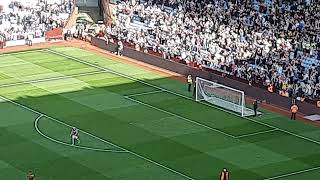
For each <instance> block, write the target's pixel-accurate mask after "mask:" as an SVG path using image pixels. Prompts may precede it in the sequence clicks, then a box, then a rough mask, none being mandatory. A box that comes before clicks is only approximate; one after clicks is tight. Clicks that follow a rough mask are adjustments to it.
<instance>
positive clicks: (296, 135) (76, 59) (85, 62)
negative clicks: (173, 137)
mask: <svg viewBox="0 0 320 180" xmlns="http://www.w3.org/2000/svg"><path fill="white" fill-rule="evenodd" d="M46 51H48V52H51V53H53V54H57V55H60V56H63V57H66V58H68V59H71V60H74V61H77V62H80V63H82V64H86V65H88V66H91V67H95V68H97V69H101V70H103V71H105V72H108V73H113V74H116V75H118V76H121V77H125V78H127V79H130V80H133V81H136V82H139V83H142V84H145V85H148V86H150V87H154V88H157V89H160V90H162V91H164V92H168V93H170V94H174V95H176V96H179V97H183V98H185V99H189V100H191V101H194V99H193V98H190V97H188V96H185V95H182V94H179V93H176V92H173V91H170V90H168V89H165V88H162V87H159V86H156V85H153V84H150V83H148V82H146V81H143V80H140V79H137V78H133V77H131V76H128V75H126V74H122V73H119V72H117V71H114V70H111V69H108V68H104V67H101V66H98V65H95V64H92V63H89V62H87V61H84V60H81V59H79V58H75V57H73V56H69V55H66V54H63V53H60V52H56V51H53V50H50V49H46ZM198 103H200V104H202V105H206V106H209V107H212V108H214V109H218V110H220V111H223V112H227V113H229V114H232V115H235V116H238V117H241V118H244V119H247V120H249V121H252V122H255V123H257V124H262V125H264V126H267V127H270V128H273V129H278V130H279V131H282V132H284V133H287V134H290V135H292V136H295V137H298V138H301V139H304V140H306V141H309V142H312V143H315V144H318V145H320V142H319V141H316V140H313V139H310V138H308V137H305V136H301V135H299V134H296V133H293V132H290V131H287V130H284V129H281V128H278V127H276V126H273V125H270V124H267V123H264V122H261V121H257V120H254V119H251V118H249V117H242V116H241V115H239V114H237V113H234V112H232V111H228V110H225V109H223V108H219V107H216V106H213V105H210V104H207V103H203V102H201V101H200V102H198Z"/></svg>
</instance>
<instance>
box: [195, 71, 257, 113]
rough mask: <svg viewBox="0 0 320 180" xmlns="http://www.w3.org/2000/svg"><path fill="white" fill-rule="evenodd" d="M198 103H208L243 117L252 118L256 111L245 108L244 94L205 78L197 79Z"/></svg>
mask: <svg viewBox="0 0 320 180" xmlns="http://www.w3.org/2000/svg"><path fill="white" fill-rule="evenodd" d="M196 101H206V102H209V103H211V104H214V105H216V106H220V107H222V108H224V109H227V110H231V111H235V112H237V113H239V114H241V116H242V117H243V116H252V115H254V111H253V110H252V109H249V108H247V107H245V99H244V92H243V91H240V90H237V89H233V88H231V87H228V86H225V85H222V84H218V83H215V82H212V81H209V80H206V79H203V78H199V77H197V78H196Z"/></svg>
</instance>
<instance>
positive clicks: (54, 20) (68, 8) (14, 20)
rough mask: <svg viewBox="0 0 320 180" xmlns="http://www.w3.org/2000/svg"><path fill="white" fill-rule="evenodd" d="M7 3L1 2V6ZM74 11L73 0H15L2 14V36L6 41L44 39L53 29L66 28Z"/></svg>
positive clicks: (0, 14) (0, 23)
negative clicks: (46, 33) (47, 32)
mask: <svg viewBox="0 0 320 180" xmlns="http://www.w3.org/2000/svg"><path fill="white" fill-rule="evenodd" d="M2 3H5V2H2V1H1V2H0V5H1V4H2ZM72 10H73V0H64V1H61V0H39V1H30V2H28V3H26V2H25V1H23V0H14V1H12V2H11V3H9V5H8V7H4V9H3V11H4V13H0V34H2V35H3V36H4V37H5V39H6V41H12V40H22V39H25V40H27V39H29V38H28V37H29V36H32V37H33V38H39V37H44V33H45V32H46V31H49V30H51V29H53V28H59V27H64V25H65V22H66V20H67V19H68V18H69V16H70V14H71V12H72Z"/></svg>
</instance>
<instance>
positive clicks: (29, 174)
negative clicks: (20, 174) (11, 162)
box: [27, 171, 35, 180]
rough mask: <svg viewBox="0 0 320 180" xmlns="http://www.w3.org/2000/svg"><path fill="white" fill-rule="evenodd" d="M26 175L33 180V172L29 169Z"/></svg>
mask: <svg viewBox="0 0 320 180" xmlns="http://www.w3.org/2000/svg"><path fill="white" fill-rule="evenodd" d="M27 177H28V179H29V180H35V176H34V174H33V173H32V171H29V173H28V176H27Z"/></svg>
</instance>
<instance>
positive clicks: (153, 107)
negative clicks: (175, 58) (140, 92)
mask: <svg viewBox="0 0 320 180" xmlns="http://www.w3.org/2000/svg"><path fill="white" fill-rule="evenodd" d="M125 98H127V99H129V100H131V101H134V102H136V103H138V104H142V105H144V106H147V107H149V108H152V109H155V110H158V111H161V112H164V113H167V114H170V115H172V116H175V117H177V118H180V119H183V120H185V121H188V122H190V123H193V124H196V125H199V126H201V127H204V128H207V129H210V130H212V131H215V132H218V133H220V134H223V135H225V136H228V137H231V138H236V137H235V136H233V135H231V134H228V133H225V132H223V131H220V130H218V129H215V128H212V127H210V126H207V125H204V124H201V123H199V122H196V121H193V120H191V119H188V118H185V117H182V116H180V115H178V114H175V113H172V112H169V111H166V110H164V109H160V108H157V107H155V106H152V105H150V104H147V103H144V102H141V101H138V100H136V99H133V98H130V97H128V96H125Z"/></svg>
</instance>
